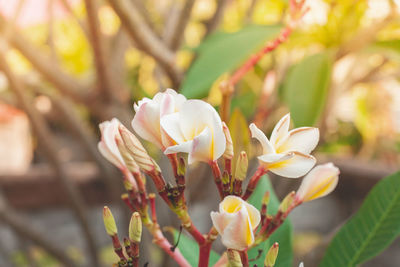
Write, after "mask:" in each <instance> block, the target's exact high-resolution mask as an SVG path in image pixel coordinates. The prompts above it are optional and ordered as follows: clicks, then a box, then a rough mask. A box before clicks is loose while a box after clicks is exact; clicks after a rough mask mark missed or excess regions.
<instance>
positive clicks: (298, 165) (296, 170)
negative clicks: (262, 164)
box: [266, 151, 316, 178]
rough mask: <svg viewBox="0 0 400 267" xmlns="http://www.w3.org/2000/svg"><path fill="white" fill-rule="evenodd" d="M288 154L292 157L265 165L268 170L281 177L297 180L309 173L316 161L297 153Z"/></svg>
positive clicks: (311, 157)
mask: <svg viewBox="0 0 400 267" xmlns="http://www.w3.org/2000/svg"><path fill="white" fill-rule="evenodd" d="M288 154H291V155H292V157H290V158H289V159H286V160H281V161H278V162H274V163H271V164H267V165H266V167H267V168H268V170H270V171H271V172H273V173H275V174H277V175H280V176H283V177H287V178H298V177H300V176H303V175H305V174H306V173H307V172H309V171H310V170H311V168H312V167H314V165H315V163H316V159H315V158H314V157H313V156H311V155H305V154H302V153H300V152H297V151H292V152H288Z"/></svg>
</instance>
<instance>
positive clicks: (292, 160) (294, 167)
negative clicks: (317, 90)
mask: <svg viewBox="0 0 400 267" xmlns="http://www.w3.org/2000/svg"><path fill="white" fill-rule="evenodd" d="M289 125H290V114H287V115H285V116H284V117H283V118H282V119H281V120H280V121H279V122H278V124H276V126H275V128H274V130H273V131H272V134H271V138H270V139H269V140H268V138H267V137H266V136H265V134H264V133H263V132H262V131H261V130H260V129H258V128H257V126H256V125H255V124H254V123H252V124H250V131H251V134H252V137H253V138H256V139H257V140H258V141H259V142H260V143H261V145H262V148H263V155H261V156H259V157H258V159H259V161H260V162H261V164H262V165H263V166H264V167H265V168H266V169H267V170H269V171H271V172H273V173H275V174H277V175H280V176H284V177H288V178H298V177H300V176H303V175H305V174H306V173H307V172H308V171H310V170H311V168H312V167H313V166H314V165H315V163H316V160H315V158H314V157H313V156H311V155H310V153H311V151H313V149H314V148H315V147H316V146H317V144H318V140H319V130H318V128H313V127H301V128H296V129H293V130H291V131H289Z"/></svg>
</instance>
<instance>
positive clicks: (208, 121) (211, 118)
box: [161, 99, 226, 164]
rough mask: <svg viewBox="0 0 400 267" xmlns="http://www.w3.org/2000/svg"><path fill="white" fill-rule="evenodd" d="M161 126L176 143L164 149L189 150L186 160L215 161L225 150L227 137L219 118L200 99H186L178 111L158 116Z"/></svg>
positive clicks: (170, 150) (210, 107)
mask: <svg viewBox="0 0 400 267" xmlns="http://www.w3.org/2000/svg"><path fill="white" fill-rule="evenodd" d="M161 127H162V129H163V130H164V131H165V132H166V133H167V134H168V135H169V136H170V137H171V138H172V140H174V142H176V144H177V145H174V146H170V147H168V148H167V149H166V150H165V151H164V153H165V154H173V153H178V152H184V153H189V158H188V163H189V164H191V163H193V162H195V161H204V162H207V163H209V162H210V161H215V160H217V159H218V158H219V157H221V156H222V154H224V152H225V147H226V139H225V135H224V132H223V129H222V122H221V118H220V117H219V115H218V113H217V112H216V111H215V109H214V108H213V107H212V106H211V105H210V104H208V103H206V102H204V101H201V100H195V99H194V100H187V101H186V102H184V103H183V104H182V106H181V109H180V110H179V112H176V113H172V114H169V115H165V116H163V117H162V118H161Z"/></svg>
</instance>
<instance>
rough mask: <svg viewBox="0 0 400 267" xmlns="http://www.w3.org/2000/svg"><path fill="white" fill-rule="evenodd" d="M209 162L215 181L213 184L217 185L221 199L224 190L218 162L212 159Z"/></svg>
mask: <svg viewBox="0 0 400 267" xmlns="http://www.w3.org/2000/svg"><path fill="white" fill-rule="evenodd" d="M209 164H210V166H211V169H212V172H213V175H214V181H215V184H216V185H217V188H218V192H219V196H220V197H221V199H223V198H224V192H223V189H222V181H221V170H220V168H219V166H218V162H217V161H216V160H214V161H210V162H209Z"/></svg>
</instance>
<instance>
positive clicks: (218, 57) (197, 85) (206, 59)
mask: <svg viewBox="0 0 400 267" xmlns="http://www.w3.org/2000/svg"><path fill="white" fill-rule="evenodd" d="M280 28H281V26H278V25H273V26H260V25H252V26H247V27H245V28H243V29H242V30H240V31H238V32H235V33H226V32H217V33H215V34H213V35H211V36H210V37H209V38H207V39H206V40H205V41H204V42H203V44H201V45H200V46H199V47H198V49H197V51H198V55H197V59H196V61H195V62H194V63H193V65H192V66H191V68H190V69H189V70H188V72H187V75H186V77H185V79H184V81H183V83H182V86H181V93H182V94H184V95H185V96H186V97H188V98H202V97H205V96H207V95H208V92H209V90H210V88H211V85H212V84H213V82H214V81H215V80H217V78H218V77H219V76H220V75H222V74H223V73H225V72H228V71H231V70H233V69H235V68H237V67H238V66H239V64H240V63H242V62H243V61H244V60H246V59H247V58H248V57H249V56H250V55H251V54H252V53H254V52H255V51H256V50H257V49H258V48H261V46H262V45H263V44H264V43H265V42H266V41H267V40H269V39H272V38H273V37H274V36H276V35H277V33H278V32H279V30H280Z"/></svg>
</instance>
